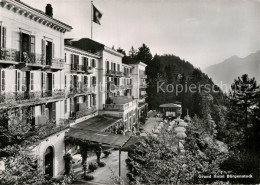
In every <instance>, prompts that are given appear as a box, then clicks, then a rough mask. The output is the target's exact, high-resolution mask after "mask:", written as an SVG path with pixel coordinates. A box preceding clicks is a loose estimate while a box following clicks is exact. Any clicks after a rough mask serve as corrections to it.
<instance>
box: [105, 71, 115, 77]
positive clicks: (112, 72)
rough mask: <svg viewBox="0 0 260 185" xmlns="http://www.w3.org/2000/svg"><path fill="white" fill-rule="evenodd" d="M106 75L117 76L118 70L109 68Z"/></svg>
mask: <svg viewBox="0 0 260 185" xmlns="http://www.w3.org/2000/svg"><path fill="white" fill-rule="evenodd" d="M106 75H107V76H116V71H114V70H107V72H106Z"/></svg>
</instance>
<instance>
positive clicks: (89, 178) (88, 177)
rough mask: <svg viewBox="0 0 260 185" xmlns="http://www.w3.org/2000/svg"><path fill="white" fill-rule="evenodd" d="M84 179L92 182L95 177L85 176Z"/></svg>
mask: <svg viewBox="0 0 260 185" xmlns="http://www.w3.org/2000/svg"><path fill="white" fill-rule="evenodd" d="M84 179H85V180H86V181H91V180H93V179H94V176H93V175H89V174H86V175H85V176H84Z"/></svg>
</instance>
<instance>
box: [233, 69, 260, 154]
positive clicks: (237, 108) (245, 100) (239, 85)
mask: <svg viewBox="0 0 260 185" xmlns="http://www.w3.org/2000/svg"><path fill="white" fill-rule="evenodd" d="M259 92H260V86H258V85H257V82H256V80H255V78H249V77H248V75H247V74H244V75H242V76H241V77H238V79H235V80H234V83H233V84H232V85H231V92H230V95H229V99H230V107H229V120H230V121H232V122H237V126H238V127H241V128H243V130H242V134H244V138H245V144H246V148H247V149H249V145H250V143H249V135H250V132H249V127H250V128H251V127H252V126H253V123H252V122H249V119H250V117H251V116H252V113H253V109H254V107H255V106H256V105H257V103H258V102H259V100H260V99H259V97H258V96H257V95H258V93H259Z"/></svg>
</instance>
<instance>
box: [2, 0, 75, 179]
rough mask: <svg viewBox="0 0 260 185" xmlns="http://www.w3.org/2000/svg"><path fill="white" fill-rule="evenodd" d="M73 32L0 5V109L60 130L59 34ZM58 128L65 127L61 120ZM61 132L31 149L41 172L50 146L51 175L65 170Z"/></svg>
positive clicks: (10, 0)
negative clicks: (8, 109) (28, 116)
mask: <svg viewBox="0 0 260 185" xmlns="http://www.w3.org/2000/svg"><path fill="white" fill-rule="evenodd" d="M71 29H72V28H71V27H70V26H68V25H66V24H64V23H62V22H60V21H58V20H56V19H53V18H52V17H51V16H47V15H46V14H44V13H43V12H40V11H37V10H36V9H34V8H32V7H30V6H28V5H25V4H24V3H22V2H20V1H15V0H2V1H0V49H1V52H0V87H1V88H0V97H1V98H0V108H1V109H4V110H5V108H6V107H9V108H10V107H13V109H14V110H17V111H18V112H20V113H19V115H23V112H24V111H25V110H30V111H31V113H32V116H31V121H32V123H33V124H35V125H43V126H42V127H45V126H47V125H48V124H49V121H51V122H53V124H55V125H56V126H57V127H59V128H61V125H60V124H61V120H64V119H65V118H66V116H65V115H64V100H65V89H64V72H63V71H62V70H63V69H64V33H65V32H66V31H70V30H71ZM62 124H64V123H63V122H62ZM64 134H65V130H64V129H63V130H62V129H61V130H60V132H59V133H58V135H53V134H51V133H50V134H49V135H46V137H45V138H42V139H43V140H41V141H40V142H39V144H38V145H37V146H36V147H35V149H34V150H35V152H36V154H37V156H38V159H39V164H40V166H41V168H42V170H43V172H45V173H46V171H48V170H49V169H46V168H47V166H48V165H47V163H45V162H46V161H45V158H46V156H45V154H46V151H45V150H46V148H48V146H50V147H52V148H53V151H54V155H53V156H54V157H53V158H52V159H51V160H50V162H52V163H53V169H51V171H50V170H49V172H50V175H51V176H54V177H55V176H57V175H58V174H59V172H61V171H62V170H63V168H64V163H63V155H64Z"/></svg>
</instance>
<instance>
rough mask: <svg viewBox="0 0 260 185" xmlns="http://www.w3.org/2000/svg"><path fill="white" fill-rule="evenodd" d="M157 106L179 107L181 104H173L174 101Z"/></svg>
mask: <svg viewBox="0 0 260 185" xmlns="http://www.w3.org/2000/svg"><path fill="white" fill-rule="evenodd" d="M159 107H163V108H181V105H178V104H174V103H167V104H162V105H160V106H159Z"/></svg>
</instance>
